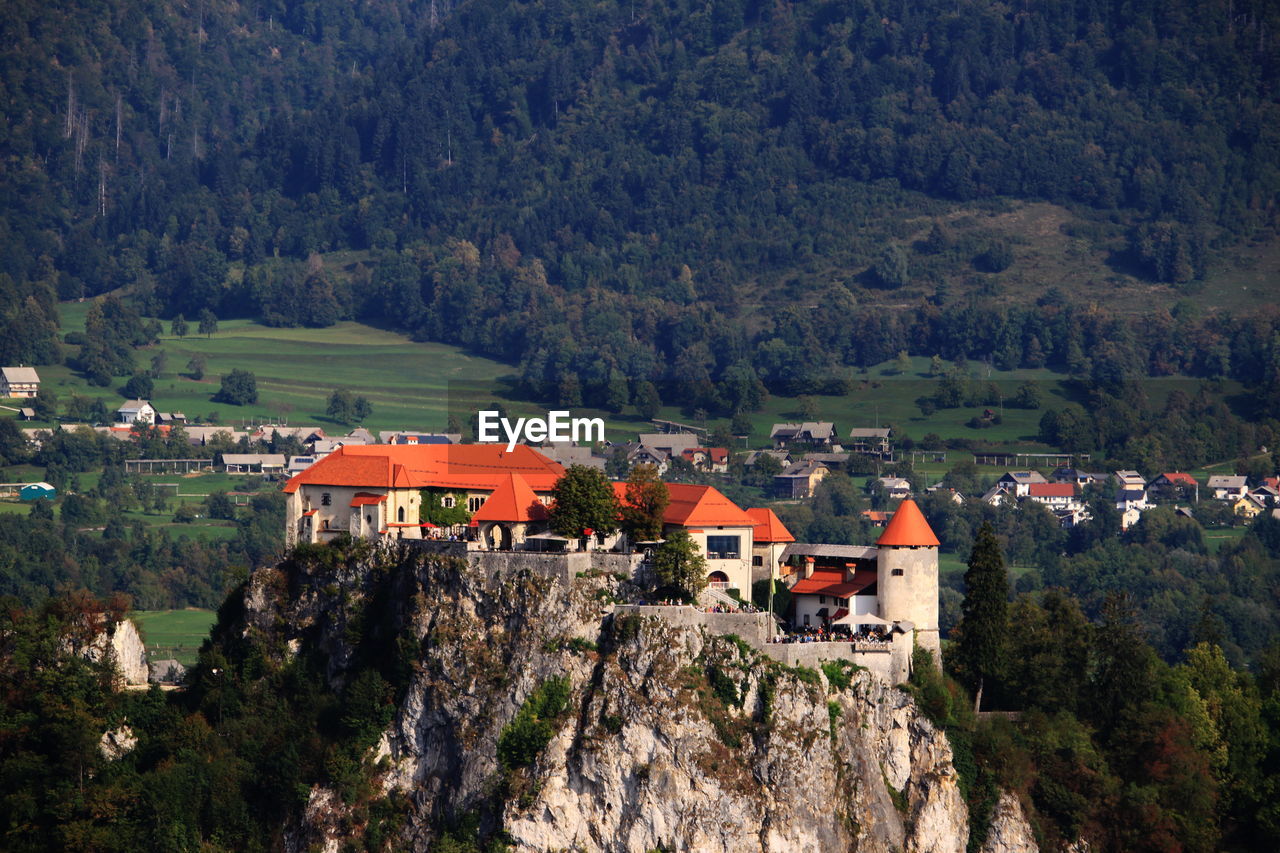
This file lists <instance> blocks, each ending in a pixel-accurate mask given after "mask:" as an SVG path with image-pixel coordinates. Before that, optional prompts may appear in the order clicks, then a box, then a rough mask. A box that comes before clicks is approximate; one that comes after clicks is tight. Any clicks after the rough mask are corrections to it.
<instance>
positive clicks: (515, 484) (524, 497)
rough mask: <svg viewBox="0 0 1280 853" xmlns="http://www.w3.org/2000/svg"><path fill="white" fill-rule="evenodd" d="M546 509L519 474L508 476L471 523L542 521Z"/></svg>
mask: <svg viewBox="0 0 1280 853" xmlns="http://www.w3.org/2000/svg"><path fill="white" fill-rule="evenodd" d="M546 517H547V508H546V507H545V506H544V505H543V504H542V501H540V500H538V496H537V495H536V494H534V492H533V489H531V488H530V487H529V484H528V483H527V482H525V479H524V477H522V476H520V475H519V474H508V475H507V477H506V479H505V480H503V481H502V482H501V483H499V484H498V487H497V488H496V489H494V490H493V493H492V494H490V495H489V497H487V498H486V499H485V502H484V504H483V505H481V507H480V508H479V509H478V510H476V511H475V514H473V515H472V516H471V523H472V524H475V523H477V522H481V521H542V520H544V519H546Z"/></svg>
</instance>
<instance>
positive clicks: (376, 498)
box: [351, 492, 387, 506]
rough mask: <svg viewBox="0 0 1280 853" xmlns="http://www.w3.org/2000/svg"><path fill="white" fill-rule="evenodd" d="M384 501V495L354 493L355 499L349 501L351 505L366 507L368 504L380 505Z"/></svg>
mask: <svg viewBox="0 0 1280 853" xmlns="http://www.w3.org/2000/svg"><path fill="white" fill-rule="evenodd" d="M386 499H387V496H386V495H373V494H370V493H369V492H356V494H355V497H353V498H352V499H351V505H352V506H368V505H369V504H380V503H382V502H383V501H385V500H386Z"/></svg>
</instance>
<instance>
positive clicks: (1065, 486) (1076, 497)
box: [1027, 483, 1081, 511]
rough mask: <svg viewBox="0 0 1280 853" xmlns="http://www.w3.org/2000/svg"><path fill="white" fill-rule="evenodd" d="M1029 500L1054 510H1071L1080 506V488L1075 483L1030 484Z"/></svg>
mask: <svg viewBox="0 0 1280 853" xmlns="http://www.w3.org/2000/svg"><path fill="white" fill-rule="evenodd" d="M1027 499H1028V500H1032V501H1035V502H1036V503H1040V504H1044V505H1045V506H1047V507H1049V509H1052V510H1055V511H1056V510H1069V509H1074V508H1076V507H1078V506H1080V505H1081V504H1080V487H1079V486H1077V485H1076V484H1075V483H1030V484H1028V486H1027Z"/></svg>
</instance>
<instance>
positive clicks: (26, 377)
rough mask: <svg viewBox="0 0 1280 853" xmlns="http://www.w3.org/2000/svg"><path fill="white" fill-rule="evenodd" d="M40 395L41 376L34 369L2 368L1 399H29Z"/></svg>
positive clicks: (0, 371) (0, 368)
mask: <svg viewBox="0 0 1280 853" xmlns="http://www.w3.org/2000/svg"><path fill="white" fill-rule="evenodd" d="M39 393H40V375H39V374H38V373H36V369H35V368H34V367H0V397H10V398H14V399H29V398H31V397H34V396H36V395H37V394H39Z"/></svg>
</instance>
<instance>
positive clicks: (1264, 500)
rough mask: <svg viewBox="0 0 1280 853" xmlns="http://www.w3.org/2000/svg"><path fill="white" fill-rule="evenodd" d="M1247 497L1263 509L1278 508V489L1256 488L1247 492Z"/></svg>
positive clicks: (1279, 498)
mask: <svg viewBox="0 0 1280 853" xmlns="http://www.w3.org/2000/svg"><path fill="white" fill-rule="evenodd" d="M1249 497H1251V498H1253V499H1254V500H1256V501H1257V502H1258V503H1259V504H1260V505H1261V506H1264V507H1273V506H1280V489H1277V488H1275V487H1274V486H1258V487H1257V488H1256V489H1253V490H1251V491H1250V492H1249Z"/></svg>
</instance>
